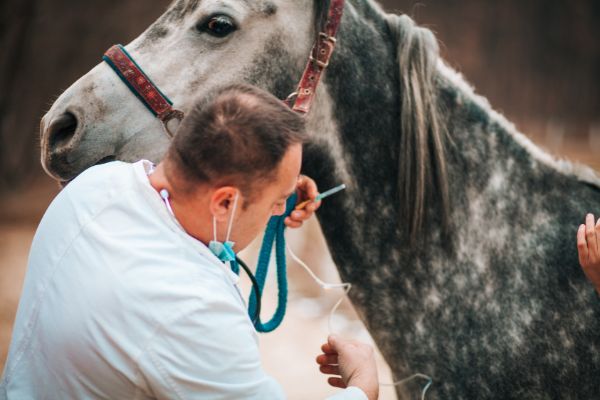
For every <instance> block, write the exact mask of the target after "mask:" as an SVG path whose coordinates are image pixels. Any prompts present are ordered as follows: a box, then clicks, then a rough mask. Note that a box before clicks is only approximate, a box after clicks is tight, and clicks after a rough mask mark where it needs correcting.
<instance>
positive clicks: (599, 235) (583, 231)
mask: <svg viewBox="0 0 600 400" xmlns="http://www.w3.org/2000/svg"><path fill="white" fill-rule="evenodd" d="M577 251H578V252H579V263H580V264H581V267H582V268H583V272H585V275H586V276H587V277H588V279H589V280H590V281H591V282H592V283H593V284H594V286H595V287H596V291H597V292H598V294H600V218H598V222H596V224H595V225H594V216H593V215H592V214H588V215H587V216H586V217H585V225H584V224H581V225H580V226H579V230H578V231H577Z"/></svg>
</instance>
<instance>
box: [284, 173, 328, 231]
mask: <svg viewBox="0 0 600 400" xmlns="http://www.w3.org/2000/svg"><path fill="white" fill-rule="evenodd" d="M296 193H297V194H298V200H297V203H298V204H300V203H302V202H303V201H306V200H311V201H310V202H309V203H308V204H307V205H306V206H305V207H304V208H303V209H302V210H294V211H292V213H291V214H290V216H289V217H287V218H286V219H285V220H284V221H283V222H284V223H285V224H286V225H287V226H288V227H290V228H300V227H301V226H302V223H303V222H304V221H306V220H307V219H309V218H310V217H312V215H313V214H314V213H315V211H316V210H317V209H318V208H319V206H320V205H321V202H320V201H319V202H315V201H314V200H315V199H316V198H317V196H318V195H319V190H318V189H317V184H316V183H315V181H313V180H312V179H311V178H309V177H308V176H305V175H300V177H299V178H298V185H297V186H296Z"/></svg>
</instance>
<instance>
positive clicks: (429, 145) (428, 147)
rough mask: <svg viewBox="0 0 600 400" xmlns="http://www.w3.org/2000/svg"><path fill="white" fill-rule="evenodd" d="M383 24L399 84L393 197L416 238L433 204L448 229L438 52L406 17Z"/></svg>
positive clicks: (429, 36) (427, 34)
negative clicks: (394, 54)
mask: <svg viewBox="0 0 600 400" xmlns="http://www.w3.org/2000/svg"><path fill="white" fill-rule="evenodd" d="M387 21H388V25H389V27H390V31H391V33H392V36H393V37H394V40H395V41H396V43H397V45H396V46H397V47H396V49H397V58H398V67H399V82H400V96H401V100H400V107H401V109H400V116H401V138H400V149H399V153H398V154H399V160H398V163H399V164H398V194H399V201H400V203H401V205H400V207H401V213H400V215H401V218H402V220H403V221H408V222H409V223H408V228H409V230H408V232H407V233H408V234H409V235H410V237H411V239H412V240H417V238H418V237H419V236H420V233H421V228H422V225H423V221H424V219H425V214H426V212H427V210H428V208H429V207H430V206H432V204H431V203H432V202H433V201H434V200H435V201H439V206H441V207H440V209H439V211H440V212H441V222H442V224H443V226H444V228H446V229H445V230H446V231H447V228H448V225H449V213H450V211H449V209H450V206H449V194H448V192H449V190H448V177H447V167H446V159H445V153H444V139H445V136H446V131H445V128H444V124H443V123H442V121H441V113H440V111H439V109H438V104H437V100H436V98H437V96H436V87H435V79H436V76H435V73H436V65H437V62H438V58H439V48H438V44H437V40H436V38H435V36H434V35H433V33H432V32H431V31H430V30H429V29H426V28H423V27H419V26H417V25H416V24H415V23H414V21H413V20H412V19H411V18H410V17H408V16H406V15H402V16H398V15H389V16H388V20H387Z"/></svg>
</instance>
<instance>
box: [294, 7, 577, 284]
mask: <svg viewBox="0 0 600 400" xmlns="http://www.w3.org/2000/svg"><path fill="white" fill-rule="evenodd" d="M361 4H362V5H363V6H364V5H365V4H367V5H368V4H369V3H368V2H366V3H361ZM348 8H349V10H348V9H347V10H346V11H347V12H346V15H345V17H344V18H345V19H344V23H343V24H342V26H341V30H340V35H339V41H340V45H339V46H338V48H337V49H336V53H335V55H334V58H333V59H332V63H331V65H330V67H329V69H328V71H327V75H326V79H325V87H326V89H327V90H326V93H327V95H326V96H323V97H321V102H322V103H323V102H324V103H327V107H324V108H322V110H326V111H322V110H321V113H322V115H317V116H316V117H314V118H313V121H314V120H318V121H320V122H319V124H316V125H315V128H316V129H315V135H322V137H321V138H318V139H317V140H315V141H314V142H313V143H312V144H311V145H309V146H308V147H307V151H306V160H305V161H306V162H305V168H306V172H307V173H309V174H311V175H313V176H315V178H316V179H317V180H318V182H319V184H320V186H321V187H322V188H328V187H330V186H334V185H335V184H337V183H340V181H344V182H346V183H347V184H349V189H348V190H347V192H346V193H343V194H341V195H338V196H336V197H334V198H331V199H329V200H327V201H326V203H325V204H324V206H323V208H322V210H321V211H320V219H321V222H322V227H323V231H324V233H325V235H326V237H327V239H328V241H329V245H330V248H331V249H332V253H333V256H334V259H335V260H336V262H337V264H338V266H340V270H341V272H342V273H343V274H344V273H345V274H346V276H345V278H352V277H351V276H349V275H351V274H352V273H353V272H357V273H359V274H360V272H359V271H360V270H361V269H362V268H352V267H351V266H350V265H348V264H355V263H357V262H358V263H363V267H364V263H365V262H368V264H371V265H372V264H386V265H391V266H393V265H397V264H398V263H399V261H398V260H401V259H407V258H406V257H411V256H413V251H412V249H411V247H410V245H409V244H408V237H406V236H404V235H403V234H402V232H401V230H400V229H399V224H402V223H403V221H400V220H399V213H398V200H397V197H396V193H397V187H396V183H395V182H396V176H397V168H398V147H399V142H398V141H399V136H400V121H399V116H400V111H399V110H400V109H399V107H400V105H399V100H398V99H399V93H398V79H399V77H398V75H397V74H398V68H397V63H396V54H395V48H394V45H393V41H392V40H391V39H390V37H389V30H388V28H387V26H386V22H385V20H384V18H382V17H381V18H380V16H379V14H378V13H377V12H374V13H371V17H372V18H370V19H369V18H365V17H364V15H360V16H359V13H357V12H356V10H355V9H354V8H353V7H352V5H351V4H350V5H349V6H348ZM362 12H364V10H362ZM439 73H440V87H439V99H440V102H441V103H442V106H443V108H444V109H445V114H446V115H447V120H446V126H447V127H448V131H449V142H448V145H447V155H448V160H447V162H448V164H447V165H448V175H449V176H448V177H449V181H450V197H451V205H452V207H453V211H452V222H453V224H454V227H453V229H455V231H454V232H453V234H456V233H457V232H458V231H459V229H458V228H459V225H461V224H462V225H464V222H465V221H474V222H476V223H483V222H484V220H483V218H485V212H486V211H487V210H491V208H490V207H492V208H493V207H494V204H495V203H494V201H496V200H500V201H507V202H510V201H514V200H515V199H517V198H519V197H521V198H526V199H530V198H532V197H534V196H535V195H536V194H537V195H539V196H544V193H545V192H546V191H547V187H544V185H537V186H536V187H535V188H534V187H532V184H533V183H534V182H535V181H536V180H539V179H545V180H546V181H550V182H552V181H553V180H556V181H561V182H564V183H566V184H568V185H569V187H571V188H575V189H577V188H578V186H577V184H576V182H575V180H574V179H572V177H570V176H569V173H568V172H569V171H568V169H569V168H570V167H569V165H568V164H559V163H557V162H556V161H554V160H553V159H552V158H551V157H549V156H548V155H547V154H545V153H543V152H542V151H541V150H539V149H538V148H537V147H535V146H534V145H533V144H531V143H530V142H529V141H528V140H527V139H526V138H525V137H524V136H522V135H520V134H519V133H517V132H516V130H515V129H514V127H512V125H511V124H510V123H508V122H507V121H506V120H505V119H504V118H503V117H502V116H500V115H499V114H497V113H495V112H494V111H493V110H492V109H491V107H489V105H488V104H487V102H486V101H485V100H484V99H482V98H479V97H477V96H475V95H473V93H472V90H471V89H470V88H469V87H468V85H467V84H466V83H465V82H464V81H463V80H462V78H460V77H457V76H453V73H452V71H450V70H444V68H442V67H440V71H439ZM324 97H325V100H323V98H324ZM318 98H319V97H318ZM323 121H325V123H324V124H323ZM511 199H512V200H511ZM538 201H540V202H541V200H539V199H538ZM530 204H532V205H533V204H534V203H530ZM540 209H542V208H540ZM522 212H523V213H524V215H526V213H527V212H529V210H528V209H527V208H524V209H523V210H522ZM524 215H523V217H524ZM496 216H497V217H498V218H497V219H501V220H502V223H503V224H507V223H509V222H510V219H506V220H504V218H505V217H506V216H504V215H502V214H499V213H496ZM526 219H527V218H525V217H524V218H523V224H526V222H525V221H526ZM492 220H493V219H492ZM461 221H462V222H461ZM494 222H498V221H497V220H495V221H494ZM439 223H440V220H439V218H438V210H436V209H435V207H432V208H431V209H429V210H427V225H426V226H425V229H426V230H427V233H426V235H425V239H426V240H428V243H427V245H428V246H429V248H440V247H441V246H440V242H441V241H442V237H441V235H440V229H439V226H440V225H439ZM458 240H461V238H460V237H459V238H458ZM439 253H440V257H442V256H443V255H442V251H439ZM344 264H346V265H344ZM346 266H347V267H346ZM356 278H357V279H360V276H357V277H356Z"/></svg>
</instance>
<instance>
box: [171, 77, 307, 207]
mask: <svg viewBox="0 0 600 400" xmlns="http://www.w3.org/2000/svg"><path fill="white" fill-rule="evenodd" d="M306 139H307V136H306V130H305V123H304V119H303V118H302V117H301V116H300V115H298V114H297V113H295V112H293V111H292V110H290V109H289V108H288V107H287V106H286V105H285V104H284V103H283V102H282V101H281V100H279V99H277V98H276V97H274V96H273V95H271V94H270V93H268V92H266V91H264V90H262V89H259V88H257V87H254V86H250V85H244V84H237V85H233V86H227V87H224V88H221V89H219V90H217V91H216V92H213V93H212V95H211V96H209V97H206V98H203V99H199V100H198V101H197V102H196V103H195V105H194V107H193V108H192V110H191V111H190V112H189V113H188V115H187V116H186V117H185V118H184V119H183V121H182V122H181V125H180V126H179V128H178V129H177V132H176V134H175V137H174V138H173V141H172V143H171V146H170V147H169V150H168V153H167V165H166V167H167V173H168V174H169V172H170V171H169V170H170V169H171V167H173V166H174V167H175V169H176V170H177V171H178V172H179V173H180V174H182V175H183V176H182V178H184V179H185V181H184V182H171V183H172V184H174V185H176V186H179V189H180V190H184V191H191V190H193V189H194V187H196V186H197V184H201V183H211V184H228V185H234V186H237V187H239V188H240V190H241V191H242V192H243V193H244V195H245V196H247V197H251V195H252V193H251V190H250V187H251V182H256V180H266V181H268V180H270V179H273V178H274V177H275V172H276V171H277V167H278V165H279V163H280V162H281V160H282V158H283V156H284V154H285V153H286V151H287V150H288V149H289V147H290V146H291V145H293V144H302V143H304V142H305V141H306ZM169 175H171V174H169ZM180 181H181V180H180Z"/></svg>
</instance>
